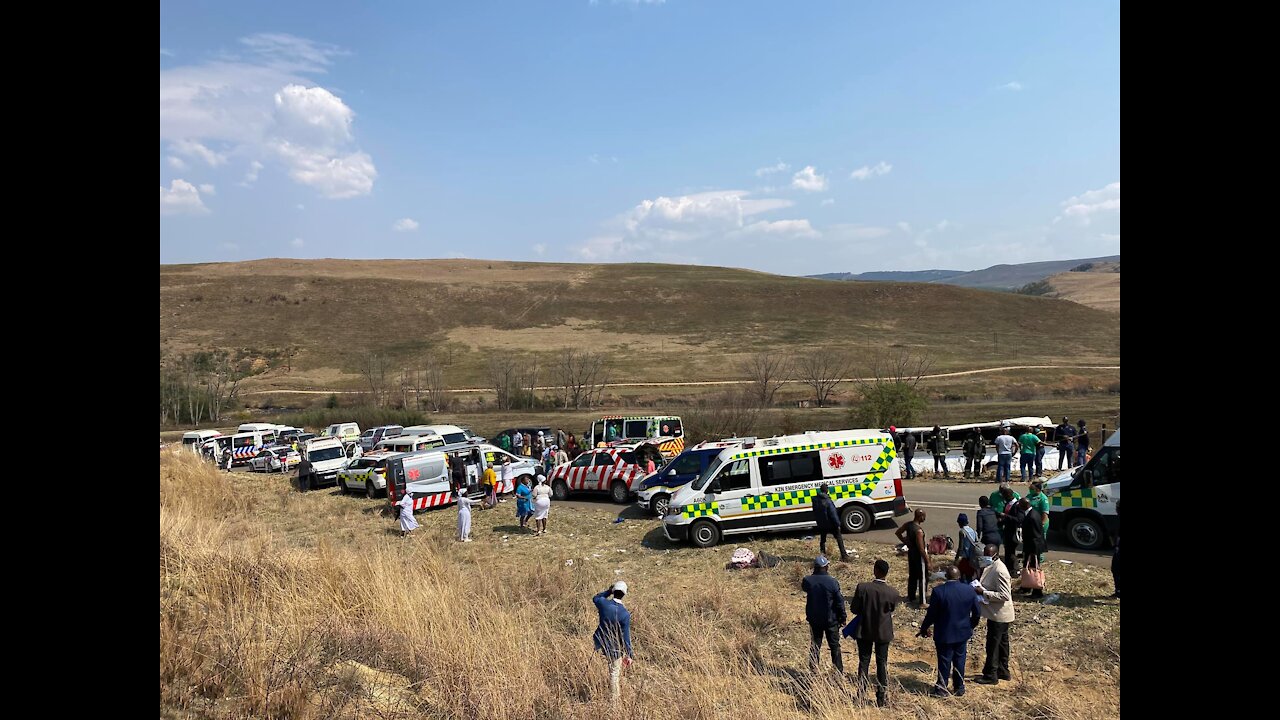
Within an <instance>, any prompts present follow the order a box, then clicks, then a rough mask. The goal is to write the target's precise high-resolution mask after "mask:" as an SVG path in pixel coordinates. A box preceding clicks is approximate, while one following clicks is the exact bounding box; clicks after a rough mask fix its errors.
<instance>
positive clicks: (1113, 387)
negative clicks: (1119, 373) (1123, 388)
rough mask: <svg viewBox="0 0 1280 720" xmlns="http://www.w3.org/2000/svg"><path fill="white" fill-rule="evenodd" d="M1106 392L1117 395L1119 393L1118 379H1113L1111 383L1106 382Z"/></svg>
mask: <svg viewBox="0 0 1280 720" xmlns="http://www.w3.org/2000/svg"><path fill="white" fill-rule="evenodd" d="M1107 392H1109V393H1111V394H1112V395H1119V394H1120V381H1119V380H1117V381H1115V382H1113V383H1107Z"/></svg>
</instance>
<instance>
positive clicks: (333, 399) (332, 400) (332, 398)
mask: <svg viewBox="0 0 1280 720" xmlns="http://www.w3.org/2000/svg"><path fill="white" fill-rule="evenodd" d="M324 406H325V407H326V408H328V409H330V410H333V409H335V408H337V407H338V393H330V395H329V399H328V400H326V401H325V402H324Z"/></svg>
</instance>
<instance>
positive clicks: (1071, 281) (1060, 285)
mask: <svg viewBox="0 0 1280 720" xmlns="http://www.w3.org/2000/svg"><path fill="white" fill-rule="evenodd" d="M1045 279H1046V281H1047V282H1048V283H1049V286H1050V288H1052V289H1051V291H1050V292H1049V297H1055V298H1061V299H1063V300H1070V301H1072V302H1077V303H1080V304H1081V305H1085V306H1088V307H1091V308H1097V309H1099V310H1106V311H1107V312H1113V313H1116V314H1119V313H1120V273H1118V272H1065V273H1058V274H1057V275H1053V276H1050V277H1048V278H1045Z"/></svg>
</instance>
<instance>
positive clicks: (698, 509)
mask: <svg viewBox="0 0 1280 720" xmlns="http://www.w3.org/2000/svg"><path fill="white" fill-rule="evenodd" d="M896 459H897V453H896V451H895V449H894V445H893V439H892V438H891V437H890V436H889V434H888V433H887V432H884V431H882V430H841V431H838V432H809V433H804V434H802V435H786V436H782V437H773V438H767V439H765V440H759V441H757V440H756V439H755V438H745V439H744V440H743V441H742V444H741V445H738V446H735V447H728V448H725V449H724V450H721V451H720V455H719V457H717V458H716V459H715V461H714V462H713V463H711V465H710V466H709V467H708V468H707V470H706V472H704V473H702V475H701V476H699V477H698V479H697V480H694V481H693V482H692V483H690V484H689V485H688V486H686V487H683V488H681V489H679V490H677V491H676V493H675V494H674V495H673V496H672V497H671V501H670V505H669V507H668V510H667V515H666V516H665V517H663V518H662V531H663V533H664V534H665V535H666V536H667V539H668V540H671V541H683V540H688V541H690V542H692V543H693V544H694V545H696V546H698V547H703V548H705V547H711V546H713V545H715V544H717V543H719V542H720V539H721V538H722V537H723V536H725V535H736V534H741V533H754V532H767V531H772V530H800V529H804V528H812V527H815V526H816V524H815V522H814V519H813V497H814V496H815V495H817V493H818V487H819V486H820V485H824V484H825V485H827V486H828V490H827V492H828V494H829V495H830V496H831V499H832V500H833V501H834V502H835V505H836V510H837V512H838V513H839V514H840V528H841V530H842V531H843V532H846V533H860V532H866V531H867V530H869V529H871V527H872V525H873V524H874V523H875V521H876V520H881V519H886V518H892V517H894V516H897V515H905V514H906V513H907V499H906V497H905V496H904V495H903V492H902V480H901V476H900V474H899V472H898V463H897V462H896Z"/></svg>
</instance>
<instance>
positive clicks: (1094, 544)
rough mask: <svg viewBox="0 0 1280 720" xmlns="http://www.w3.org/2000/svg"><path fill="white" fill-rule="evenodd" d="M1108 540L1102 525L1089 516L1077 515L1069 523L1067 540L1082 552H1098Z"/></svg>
mask: <svg viewBox="0 0 1280 720" xmlns="http://www.w3.org/2000/svg"><path fill="white" fill-rule="evenodd" d="M1106 538H1107V534H1106V533H1105V532H1104V531H1103V529H1102V525H1101V524H1100V523H1099V522H1098V521H1097V519H1095V518H1092V517H1090V516H1088V515H1077V516H1075V517H1073V518H1071V520H1070V522H1068V523H1067V539H1068V540H1070V541H1071V544H1072V545H1075V546H1076V547H1078V548H1080V549H1081V550H1098V549H1100V548H1101V547H1102V544H1103V543H1104V542H1106Z"/></svg>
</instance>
